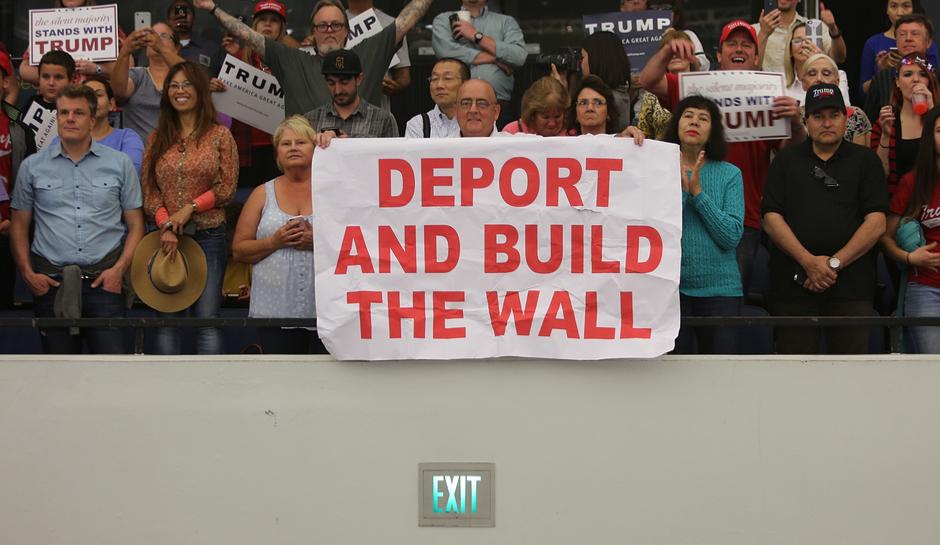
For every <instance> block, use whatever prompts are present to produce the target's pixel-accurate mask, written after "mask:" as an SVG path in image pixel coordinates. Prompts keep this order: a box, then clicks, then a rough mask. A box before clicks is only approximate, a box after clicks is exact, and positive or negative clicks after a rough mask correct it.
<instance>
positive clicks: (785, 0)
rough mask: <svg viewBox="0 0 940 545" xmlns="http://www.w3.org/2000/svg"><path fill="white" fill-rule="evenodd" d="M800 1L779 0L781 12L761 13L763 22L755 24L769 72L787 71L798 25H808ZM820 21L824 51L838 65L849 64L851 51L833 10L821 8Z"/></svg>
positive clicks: (765, 65)
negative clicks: (792, 40) (838, 63)
mask: <svg viewBox="0 0 940 545" xmlns="http://www.w3.org/2000/svg"><path fill="white" fill-rule="evenodd" d="M797 3H798V0H779V2H778V3H777V9H775V10H772V11H771V12H770V13H764V12H763V11H762V12H761V19H760V22H759V23H757V24H755V25H754V31H755V32H757V38H758V44H759V46H760V49H761V52H762V53H763V55H762V57H761V66H762V67H763V69H764V70H766V71H768V72H783V71H784V64H785V63H786V62H787V60H786V51H787V50H788V49H789V48H790V42H789V39H790V37H791V36H792V35H793V29H794V28H795V27H796V25H798V24H800V23H803V24H805V23H806V21H807V19H806V17H803V16H802V15H800V14H799V13H797V12H796V4H797ZM819 18H820V19H821V20H822V22H823V26H825V27H826V28H825V30H824V31H823V33H822V42H823V46H822V48H821V49H822V52H823V53H825V54H827V55H829V56H830V57H832V59H833V60H835V61H836V62H845V58H846V55H847V49H846V46H845V38H843V37H842V31H841V30H839V27H838V25H836V19H835V16H834V15H833V14H832V11H830V10H828V9H825V8H824V7H822V6H821V7H820V11H819Z"/></svg>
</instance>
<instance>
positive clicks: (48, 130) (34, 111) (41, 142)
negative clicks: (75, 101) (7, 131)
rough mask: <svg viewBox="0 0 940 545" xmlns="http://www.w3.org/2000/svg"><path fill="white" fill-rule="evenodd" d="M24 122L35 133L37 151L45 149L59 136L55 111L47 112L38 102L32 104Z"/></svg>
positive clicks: (24, 117)
mask: <svg viewBox="0 0 940 545" xmlns="http://www.w3.org/2000/svg"><path fill="white" fill-rule="evenodd" d="M22 121H23V123H25V124H26V126H27V127H29V128H30V130H32V131H33V136H34V137H35V138H36V149H45V148H46V146H48V145H49V142H51V141H52V139H53V138H54V137H55V136H57V135H58V134H59V130H58V123H57V122H56V118H55V110H47V109H45V108H43V107H42V106H41V105H40V104H39V103H38V102H33V103H32V104H30V106H29V108H27V109H26V114H25V115H24V116H23V120H22Z"/></svg>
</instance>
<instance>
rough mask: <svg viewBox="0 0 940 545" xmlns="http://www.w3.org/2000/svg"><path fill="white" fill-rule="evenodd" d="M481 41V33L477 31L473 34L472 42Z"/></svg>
mask: <svg viewBox="0 0 940 545" xmlns="http://www.w3.org/2000/svg"><path fill="white" fill-rule="evenodd" d="M482 41H483V33H482V32H477V33H476V34H474V35H473V43H475V44H478V43H480V42H482Z"/></svg>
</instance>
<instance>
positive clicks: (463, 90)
mask: <svg viewBox="0 0 940 545" xmlns="http://www.w3.org/2000/svg"><path fill="white" fill-rule="evenodd" d="M499 109H500V105H499V102H498V101H497V100H496V91H495V90H494V89H493V86H492V85H490V84H489V83H488V82H487V81H484V80H482V79H470V80H467V81H465V82H463V85H461V86H460V90H459V91H457V124H458V125H459V126H460V136H461V137H462V138H475V137H487V136H496V134H497V131H496V119H497V118H498V117H499Z"/></svg>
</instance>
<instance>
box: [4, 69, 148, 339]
mask: <svg viewBox="0 0 940 545" xmlns="http://www.w3.org/2000/svg"><path fill="white" fill-rule="evenodd" d="M97 104H98V98H97V97H96V96H95V92H94V91H92V90H91V88H90V87H86V86H79V85H69V86H67V87H66V88H65V89H64V90H63V91H62V92H61V93H60V94H59V98H58V99H57V101H56V108H57V110H56V119H57V121H58V130H59V141H58V142H57V143H56V144H54V145H50V146H49V147H48V148H46V149H45V150H43V151H41V152H39V153H37V154H35V155H32V156H30V157H28V158H27V159H26V160H25V161H23V164H22V165H21V166H20V170H19V173H18V174H17V177H16V184H15V185H14V187H13V202H12V208H13V222H12V225H11V227H10V245H11V247H12V250H13V258H14V260H15V261H16V264H17V266H18V267H19V270H20V273H21V274H22V276H23V280H24V281H25V282H26V285H27V286H28V287H29V289H30V291H31V292H32V293H33V311H34V313H35V315H36V317H38V318H51V317H62V318H80V317H87V318H116V317H121V316H124V297H123V295H122V293H121V292H122V286H123V284H124V272H125V271H127V268H128V267H129V266H130V264H131V258H132V257H133V255H134V248H135V247H136V246H137V243H138V242H140V239H141V238H142V237H143V235H144V214H143V210H142V204H143V198H142V196H141V190H140V182H139V181H138V178H137V169H136V168H135V167H134V163H132V162H131V159H130V157H128V156H127V155H126V154H124V153H122V152H120V151H116V150H113V149H111V148H109V147H107V146H104V145H102V144H100V143H98V142H96V141H95V140H94V139H93V138H92V127H93V126H94V123H95V113H96V111H97V107H98V106H97ZM122 220H123V221H122ZM30 226H32V227H33V230H32V243H30ZM40 335H41V338H42V346H43V351H44V352H45V353H47V354H75V353H81V352H82V341H83V340H85V341H87V342H88V345H89V346H88V348H89V350H90V352H91V353H93V354H106V353H107V354H120V353H123V352H124V351H125V350H124V334H123V333H122V332H121V330H120V329H117V328H85V327H83V328H81V329H78V328H71V330H70V328H44V329H41V330H40Z"/></svg>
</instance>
